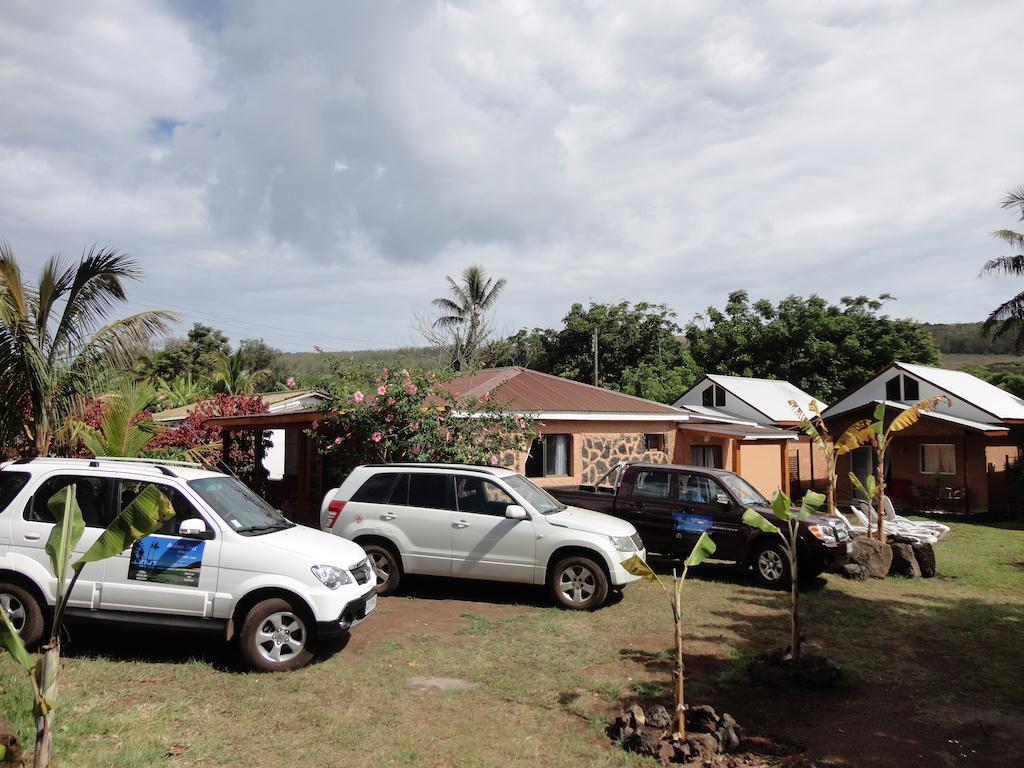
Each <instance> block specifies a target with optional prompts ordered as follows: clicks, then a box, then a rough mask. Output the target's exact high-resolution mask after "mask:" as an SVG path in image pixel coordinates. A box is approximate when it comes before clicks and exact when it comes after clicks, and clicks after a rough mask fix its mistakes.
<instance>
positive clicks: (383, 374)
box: [380, 368, 388, 378]
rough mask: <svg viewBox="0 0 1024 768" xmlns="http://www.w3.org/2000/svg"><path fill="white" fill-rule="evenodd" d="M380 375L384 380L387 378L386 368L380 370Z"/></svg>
mask: <svg viewBox="0 0 1024 768" xmlns="http://www.w3.org/2000/svg"><path fill="white" fill-rule="evenodd" d="M380 375H381V376H383V377H384V378H387V375H388V369H387V368H383V369H381V372H380Z"/></svg>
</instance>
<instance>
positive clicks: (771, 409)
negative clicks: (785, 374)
mask: <svg viewBox="0 0 1024 768" xmlns="http://www.w3.org/2000/svg"><path fill="white" fill-rule="evenodd" d="M707 380H710V381H711V382H713V383H714V384H717V385H718V386H720V387H721V388H722V389H724V390H725V391H726V392H729V393H731V394H732V395H733V396H735V397H737V398H739V399H740V400H742V401H743V402H745V403H746V404H747V405H749V406H750V407H751V408H753V409H754V410H755V411H757V412H758V413H761V414H762V415H764V417H765V419H766V420H767V421H771V422H774V423H776V424H796V423H798V422H799V419H798V418H797V416H796V414H795V413H794V412H793V408H792V407H791V406H790V404H789V401H790V400H794V401H796V403H797V405H799V406H800V408H801V409H802V410H803V411H804V412H805V413H807V406H808V405H810V403H811V401H812V400H814V401H815V402H817V403H818V408H819V409H821V410H824V409H825V407H826V405H825V403H823V402H821V401H820V400H818V399H817V398H815V397H814V396H813V395H810V394H808V393H807V392H804V391H803V390H802V389H800V388H799V387H797V386H794V385H793V384H790V383H789V382H788V381H782V380H779V379H756V378H752V377H749V376H722V375H720V374H717V373H708V374H706V375H705V376H704V378H703V379H701V380H700V381H698V382H697V383H696V384H694V385H693V386H692V387H690V388H689V389H688V390H686V393H685V394H684V395H683V397H681V398H680V399H679V400H677V401H676V405H677V406H678V405H681V404H682V401H683V398H685V397H686V395H688V394H690V393H691V392H693V390H695V389H699V388H701V387H702V386H704V384H705V382H706V381H707ZM687 407H692V406H687ZM715 410H716V411H717V412H718V413H726V414H728V413H729V411H728V409H727V408H716V409H715ZM808 415H810V414H808Z"/></svg>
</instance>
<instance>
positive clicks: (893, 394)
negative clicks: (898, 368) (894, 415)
mask: <svg viewBox="0 0 1024 768" xmlns="http://www.w3.org/2000/svg"><path fill="white" fill-rule="evenodd" d="M885 399H886V400H901V399H902V398H901V397H900V377H899V376H893V377H892V378H891V379H889V380H888V381H887V382H885Z"/></svg>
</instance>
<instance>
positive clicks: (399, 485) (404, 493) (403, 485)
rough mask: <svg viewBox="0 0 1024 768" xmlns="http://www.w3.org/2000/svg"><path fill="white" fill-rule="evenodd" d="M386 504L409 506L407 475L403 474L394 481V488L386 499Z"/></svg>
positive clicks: (406, 473)
mask: <svg viewBox="0 0 1024 768" xmlns="http://www.w3.org/2000/svg"><path fill="white" fill-rule="evenodd" d="M388 504H396V505H398V506H401V507H407V506H409V473H408V472H403V473H402V474H400V475H399V476H398V480H397V481H395V487H394V488H393V489H392V490H391V495H390V496H389V497H388Z"/></svg>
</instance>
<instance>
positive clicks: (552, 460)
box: [526, 435, 570, 477]
mask: <svg viewBox="0 0 1024 768" xmlns="http://www.w3.org/2000/svg"><path fill="white" fill-rule="evenodd" d="M569 445H570V443H569V435H543V436H542V437H538V438H537V439H536V440H534V441H533V445H532V446H530V455H529V457H528V458H527V459H526V476H527V477H552V476H558V475H568V474H570V472H569Z"/></svg>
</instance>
